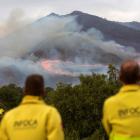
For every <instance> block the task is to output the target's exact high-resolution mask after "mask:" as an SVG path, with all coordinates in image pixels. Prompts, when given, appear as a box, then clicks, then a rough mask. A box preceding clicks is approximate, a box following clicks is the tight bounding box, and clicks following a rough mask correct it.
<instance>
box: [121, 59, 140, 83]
mask: <svg viewBox="0 0 140 140" xmlns="http://www.w3.org/2000/svg"><path fill="white" fill-rule="evenodd" d="M119 79H120V81H121V82H122V83H123V85H129V84H139V81H140V69H139V65H138V64H137V63H136V62H135V61H132V60H128V61H126V62H124V63H123V64H122V65H121V69H120V75H119Z"/></svg>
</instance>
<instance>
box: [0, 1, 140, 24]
mask: <svg viewBox="0 0 140 140" xmlns="http://www.w3.org/2000/svg"><path fill="white" fill-rule="evenodd" d="M15 9H20V10H22V11H23V13H24V18H26V19H28V20H29V19H30V20H31V21H32V20H36V19H38V18H40V17H43V16H46V15H48V14H50V13H52V12H53V13H57V14H60V15H65V14H68V13H71V12H72V11H75V10H78V11H82V12H85V13H89V14H92V15H96V16H100V17H103V18H106V19H108V20H113V21H121V22H125V21H138V22H140V16H139V15H140V1H139V0H0V22H1V21H3V20H6V19H7V18H8V17H9V15H10V13H11V11H13V10H15Z"/></svg>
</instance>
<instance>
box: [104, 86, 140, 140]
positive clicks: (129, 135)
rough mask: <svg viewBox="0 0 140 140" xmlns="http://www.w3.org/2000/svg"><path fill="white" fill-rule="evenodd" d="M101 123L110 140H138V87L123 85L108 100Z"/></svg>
mask: <svg viewBox="0 0 140 140" xmlns="http://www.w3.org/2000/svg"><path fill="white" fill-rule="evenodd" d="M102 123H103V125H104V128H105V130H106V132H107V133H108V135H109V136H110V140H140V87H139V86H138V85H125V86H123V87H122V88H121V89H120V91H119V93H118V94H116V95H114V96H112V97H110V98H108V99H107V100H106V101H105V103H104V107H103V119H102Z"/></svg>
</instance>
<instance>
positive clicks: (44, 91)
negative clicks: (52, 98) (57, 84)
mask: <svg viewBox="0 0 140 140" xmlns="http://www.w3.org/2000/svg"><path fill="white" fill-rule="evenodd" d="M45 94H46V90H45V89H43V92H42V98H44V97H45Z"/></svg>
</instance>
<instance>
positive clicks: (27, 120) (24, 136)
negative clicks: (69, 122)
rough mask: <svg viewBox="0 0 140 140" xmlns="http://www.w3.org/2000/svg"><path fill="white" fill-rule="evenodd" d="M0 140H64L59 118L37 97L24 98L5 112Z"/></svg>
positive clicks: (55, 111)
mask: <svg viewBox="0 0 140 140" xmlns="http://www.w3.org/2000/svg"><path fill="white" fill-rule="evenodd" d="M0 140H64V134H63V131H62V122H61V117H60V115H59V113H58V111H57V110H56V109H55V108H54V107H51V106H48V105H46V104H45V103H44V101H43V100H42V99H41V98H40V97H38V96H25V97H24V98H23V100H22V102H21V104H20V105H19V106H18V107H16V108H14V109H12V110H10V111H9V112H7V113H6V114H5V115H4V117H3V119H2V121H1V125H0Z"/></svg>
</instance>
